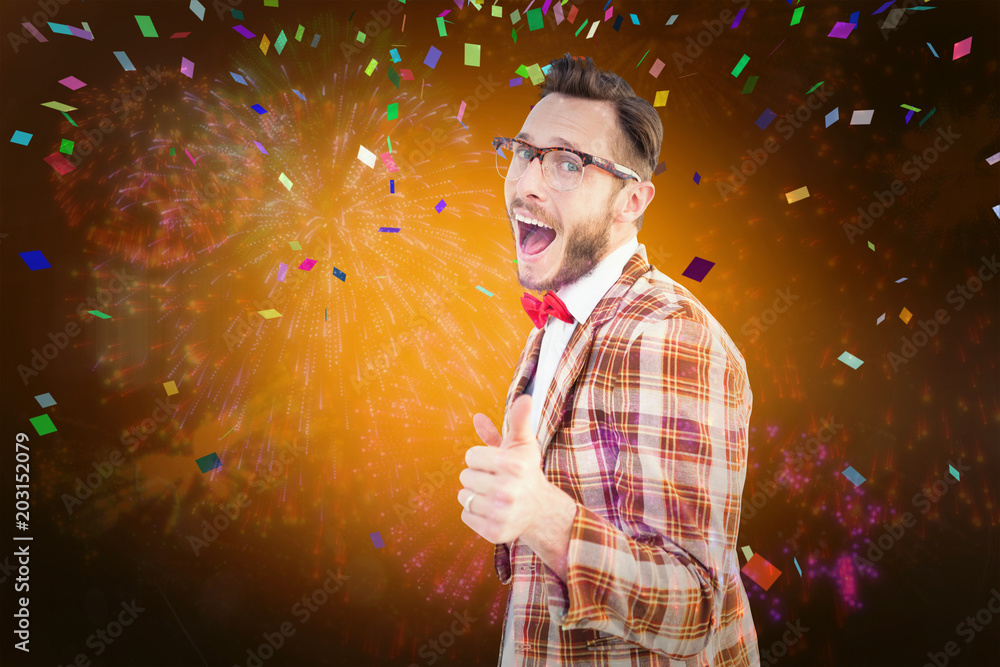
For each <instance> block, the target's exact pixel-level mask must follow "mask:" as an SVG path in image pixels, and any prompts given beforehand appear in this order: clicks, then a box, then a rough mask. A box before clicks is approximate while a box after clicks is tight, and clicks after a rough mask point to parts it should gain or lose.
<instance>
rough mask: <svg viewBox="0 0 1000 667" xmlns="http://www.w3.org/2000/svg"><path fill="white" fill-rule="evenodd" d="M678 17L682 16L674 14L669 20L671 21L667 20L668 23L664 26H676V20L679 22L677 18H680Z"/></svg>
mask: <svg viewBox="0 0 1000 667" xmlns="http://www.w3.org/2000/svg"><path fill="white" fill-rule="evenodd" d="M678 16H680V14H674V15H673V16H671V17H670V18H669V19H668V20H667V22H666V23H665V24H664V25H673V24H674V21H676V20H677V17H678Z"/></svg>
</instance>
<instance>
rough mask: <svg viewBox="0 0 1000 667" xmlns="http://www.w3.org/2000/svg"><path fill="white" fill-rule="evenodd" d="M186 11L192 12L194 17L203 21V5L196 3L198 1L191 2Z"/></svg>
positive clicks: (192, 0)
mask: <svg viewBox="0 0 1000 667" xmlns="http://www.w3.org/2000/svg"><path fill="white" fill-rule="evenodd" d="M188 9H190V10H191V11H192V12H194V15H195V16H197V17H198V18H199V19H200V20H202V21H204V20H205V5H203V4H201V3H200V2H198V0H191V4H190V5H188Z"/></svg>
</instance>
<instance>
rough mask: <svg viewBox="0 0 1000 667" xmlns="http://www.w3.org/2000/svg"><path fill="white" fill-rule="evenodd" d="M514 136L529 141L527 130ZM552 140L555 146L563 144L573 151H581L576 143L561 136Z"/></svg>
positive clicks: (529, 136)
mask: <svg viewBox="0 0 1000 667" xmlns="http://www.w3.org/2000/svg"><path fill="white" fill-rule="evenodd" d="M514 138H515V139H524V140H525V141H528V142H531V135H530V134H528V133H527V132H519V133H518V135H517V136H516V137H514ZM552 141H554V142H555V144H553V145H555V146H564V147H566V148H572V149H573V150H575V151H581V152H583V151H582V149H581V148H580V147H579V146H577V145H576V144H574V143H573V142H572V141H569V140H567V139H563V138H562V137H555V138H553V139H552Z"/></svg>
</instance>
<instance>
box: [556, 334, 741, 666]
mask: <svg viewBox="0 0 1000 667" xmlns="http://www.w3.org/2000/svg"><path fill="white" fill-rule="evenodd" d="M722 335H725V334H722ZM727 340H728V336H727ZM751 405H752V394H751V391H750V384H749V380H748V378H747V374H746V366H745V362H744V361H743V358H742V356H740V355H739V352H738V351H736V349H735V347H734V346H732V347H729V348H727V347H726V345H724V343H723V339H722V338H721V336H720V335H718V334H716V333H713V331H712V330H711V329H710V328H709V327H708V326H706V325H704V324H702V323H700V322H698V321H696V320H693V319H690V318H689V317H684V316H683V315H681V316H677V317H671V318H668V319H665V320H661V321H654V322H648V323H644V324H642V325H640V328H639V334H638V335H637V336H635V337H634V338H633V339H632V342H631V343H630V344H629V346H628V349H627V352H626V355H625V360H624V362H623V364H622V371H621V374H620V376H619V378H618V383H617V386H616V388H615V390H614V400H613V406H614V410H613V411H612V413H611V415H609V419H610V420H611V423H610V424H606V425H597V427H598V429H599V431H600V432H601V433H602V434H604V435H603V437H606V438H614V439H615V440H616V441H617V445H618V450H619V453H618V460H617V463H616V466H615V471H614V480H613V483H614V489H613V491H614V493H610V494H609V495H608V497H609V498H611V499H612V500H611V501H609V502H613V503H614V505H609V516H610V520H609V519H608V518H605V517H604V516H601V515H600V514H598V513H596V512H594V511H593V510H591V509H590V508H588V507H585V506H583V505H580V504H579V503H578V504H577V511H576V515H575V517H574V519H573V524H572V529H571V534H570V543H569V551H568V562H567V581H565V582H563V581H562V580H561V579H560V578H559V577H558V576H557V575H556V574H555V573H554V572H553V571H552V570H551V569H549V568H548V567H547V566H544V565H543V566H542V572H543V578H544V581H545V585H546V591H547V593H548V599H549V613H550V616H551V618H552V620H553V622H555V623H558V624H559V625H560V626H561V627H562V628H564V629H574V628H590V629H594V630H599V631H603V632H606V633H611V634H613V635H616V636H618V637H621V638H622V639H624V640H626V641H629V642H632V643H635V644H639V645H641V646H644V647H646V648H648V649H650V650H652V651H654V652H656V653H660V654H662V655H665V656H668V657H671V658H674V659H683V658H684V657H688V656H692V655H696V654H698V653H700V652H702V651H703V650H704V649H705V647H706V645H707V644H708V642H709V640H710V639H711V637H712V633H713V632H717V631H718V629H719V628H720V627H721V624H722V618H721V614H722V609H723V602H724V597H725V591H726V588H727V582H728V581H730V580H731V579H732V578H733V577H736V578H739V576H740V574H739V562H738V560H737V559H736V554H735V547H736V536H737V530H738V525H737V522H738V519H739V509H740V499H741V496H742V492H743V481H744V479H745V475H746V468H745V466H746V456H747V429H748V425H749V418H750V411H751ZM612 506H613V507H615V508H616V511H614V512H610V508H611V507H612ZM612 521H616V522H620V526H617V525H613V523H612Z"/></svg>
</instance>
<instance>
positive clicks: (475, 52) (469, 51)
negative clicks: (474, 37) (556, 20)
mask: <svg viewBox="0 0 1000 667" xmlns="http://www.w3.org/2000/svg"><path fill="white" fill-rule="evenodd" d="M533 11H534V10H533ZM480 52H481V47H480V45H479V44H466V45H465V64H466V66H468V67H479V56H480Z"/></svg>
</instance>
